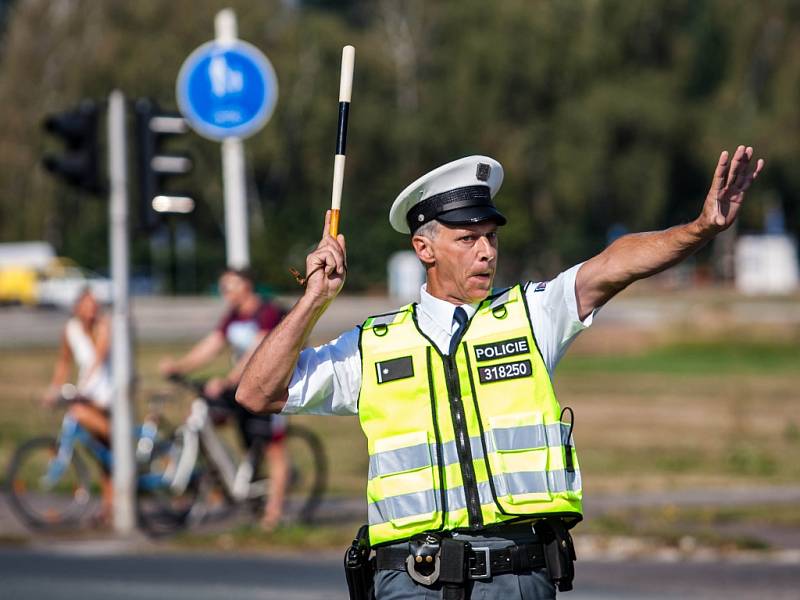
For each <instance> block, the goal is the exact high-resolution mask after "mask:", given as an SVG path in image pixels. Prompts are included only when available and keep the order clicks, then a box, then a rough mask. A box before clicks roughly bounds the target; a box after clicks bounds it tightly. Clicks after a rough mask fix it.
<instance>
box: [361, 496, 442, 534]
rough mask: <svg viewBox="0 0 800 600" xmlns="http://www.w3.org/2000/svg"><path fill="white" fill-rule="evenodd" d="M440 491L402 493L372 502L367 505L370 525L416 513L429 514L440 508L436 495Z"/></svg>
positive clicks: (411, 515)
mask: <svg viewBox="0 0 800 600" xmlns="http://www.w3.org/2000/svg"><path fill="white" fill-rule="evenodd" d="M438 493H439V492H438V491H435V490H433V489H430V490H423V491H421V492H413V493H411V494H400V495H399V496H391V497H389V498H384V499H383V500H378V501H377V502H372V503H370V504H369V505H368V506H367V515H368V516H369V523H370V525H377V524H380V523H386V522H387V521H391V520H392V519H402V518H405V517H413V516H414V515H429V514H430V513H433V512H436V511H437V510H438V506H437V502H436V496H437V495H438Z"/></svg>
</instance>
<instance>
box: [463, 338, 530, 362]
mask: <svg viewBox="0 0 800 600" xmlns="http://www.w3.org/2000/svg"><path fill="white" fill-rule="evenodd" d="M530 351H531V350H530V346H529V345H528V338H524V337H519V338H514V339H512V340H503V341H501V342H492V343H491V344H481V345H480V346H475V361H476V362H485V361H487V360H495V359H497V358H505V357H507V356H516V355H517V354H528V352H530Z"/></svg>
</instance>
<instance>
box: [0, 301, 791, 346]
mask: <svg viewBox="0 0 800 600" xmlns="http://www.w3.org/2000/svg"><path fill="white" fill-rule="evenodd" d="M278 300H279V301H280V302H281V303H282V304H284V305H285V306H287V307H289V306H291V305H292V304H293V303H294V301H295V300H296V297H292V296H285V297H280V298H279V299H278ZM401 304H403V303H402V302H400V301H397V300H393V299H391V298H389V297H386V296H347V295H344V296H340V297H339V298H337V300H336V302H334V303H332V304H331V306H330V307H329V308H328V310H327V311H326V312H325V314H324V315H323V316H322V318H321V319H320V320H319V322H318V323H317V325H316V327H315V328H314V331H313V333H312V338H311V339H312V342H314V343H321V342H325V341H328V340H330V339H332V338H333V337H335V336H337V335H339V334H340V333H342V332H343V331H346V330H347V329H349V328H350V327H353V326H354V325H356V324H358V323H361V322H362V321H363V320H364V319H365V318H366V317H368V316H369V315H374V314H377V313H381V312H385V311H389V310H392V309H393V308H397V307H398V306H399V305H401ZM131 309H132V316H133V327H134V335H135V337H136V340H137V341H138V342H147V343H159V342H189V341H195V340H197V339H199V338H200V337H202V336H203V335H205V334H206V333H208V331H209V329H210V328H211V327H213V326H214V324H215V323H217V321H218V320H219V319H220V317H221V315H222V314H223V312H224V310H225V308H224V305H223V303H222V300H221V299H220V298H215V297H211V296H202V297H201V296H197V297H188V296H183V297H158V296H144V297H135V298H133V299H132V301H131ZM67 316H68V315H67V313H66V312H63V311H57V310H45V309H28V308H21V307H0V347H4V348H9V347H12V348H13V347H20V346H53V345H56V344H57V343H58V340H59V336H60V331H61V329H62V328H63V326H64V322H65V320H66V318H67ZM720 318H724V320H725V322H727V323H730V324H731V325H745V324H746V325H772V326H775V325H779V326H785V325H790V324H798V323H800V303H798V302H793V301H791V300H787V299H775V298H747V297H744V296H735V297H733V298H730V299H729V301H726V302H721V301H720V299H719V298H718V297H717V296H715V295H714V294H709V295H708V297H705V298H704V299H698V298H694V297H691V296H689V297H687V296H682V295H677V296H676V295H674V294H669V293H661V294H660V293H657V292H655V293H654V294H653V295H652V296H647V297H637V296H635V295H623V296H622V297H620V298H615V299H614V301H613V302H610V303H609V304H608V305H607V306H605V307H603V309H602V310H601V311H600V312H599V313H598V316H597V320H596V325H595V326H594V327H593V328H592V329H596V328H598V326H599V327H600V328H602V327H605V326H612V327H618V326H620V325H625V326H629V327H635V328H636V329H639V330H647V329H653V328H659V327H663V326H681V325H682V326H686V325H688V324H697V323H700V322H704V321H708V320H714V321H718V320H719V319H720Z"/></svg>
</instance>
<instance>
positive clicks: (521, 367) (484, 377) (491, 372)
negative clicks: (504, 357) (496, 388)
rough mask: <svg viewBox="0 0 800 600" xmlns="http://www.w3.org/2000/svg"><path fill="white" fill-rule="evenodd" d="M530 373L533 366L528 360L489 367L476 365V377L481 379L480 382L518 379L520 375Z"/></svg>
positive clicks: (531, 373) (525, 375) (527, 375)
mask: <svg viewBox="0 0 800 600" xmlns="http://www.w3.org/2000/svg"><path fill="white" fill-rule="evenodd" d="M531 375H533V367H532V366H531V361H529V360H518V361H514V362H507V363H502V364H499V365H492V366H490V367H478V379H480V380H481V383H494V382H495V381H505V380H506V379H519V378H520V377H530V376H531Z"/></svg>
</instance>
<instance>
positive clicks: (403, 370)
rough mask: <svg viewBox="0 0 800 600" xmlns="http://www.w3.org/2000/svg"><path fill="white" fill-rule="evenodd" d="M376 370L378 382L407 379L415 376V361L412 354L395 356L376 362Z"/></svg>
mask: <svg viewBox="0 0 800 600" xmlns="http://www.w3.org/2000/svg"><path fill="white" fill-rule="evenodd" d="M375 371H376V374H377V376H378V383H388V382H390V381H395V380H396V379H406V378H407V377H413V376H414V361H413V360H411V357H410V356H403V357H402V358H393V359H392V360H384V361H383V362H379V363H375Z"/></svg>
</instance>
